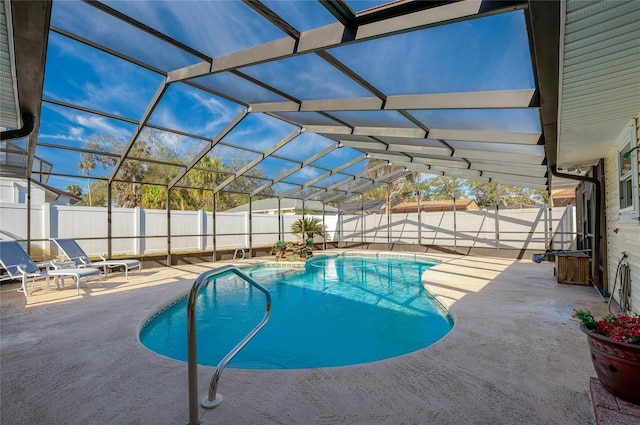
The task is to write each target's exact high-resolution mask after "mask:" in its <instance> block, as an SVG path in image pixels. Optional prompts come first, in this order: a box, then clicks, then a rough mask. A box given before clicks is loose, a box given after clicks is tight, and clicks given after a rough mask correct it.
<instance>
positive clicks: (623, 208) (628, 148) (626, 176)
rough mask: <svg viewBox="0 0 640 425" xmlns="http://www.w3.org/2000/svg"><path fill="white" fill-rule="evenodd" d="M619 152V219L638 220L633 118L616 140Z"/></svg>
mask: <svg viewBox="0 0 640 425" xmlns="http://www.w3.org/2000/svg"><path fill="white" fill-rule="evenodd" d="M616 147H617V154H618V181H619V184H618V194H619V202H620V203H619V207H620V210H619V214H620V216H619V221H620V222H621V223H640V221H638V149H637V147H638V146H637V139H636V125H635V120H631V121H630V122H629V124H627V125H626V126H625V128H624V130H623V131H622V133H620V135H619V136H618V139H617V140H616Z"/></svg>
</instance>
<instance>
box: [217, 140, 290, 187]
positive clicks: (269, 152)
mask: <svg viewBox="0 0 640 425" xmlns="http://www.w3.org/2000/svg"><path fill="white" fill-rule="evenodd" d="M300 133H301V129H299V128H298V129H297V130H294V131H292V132H291V133H289V134H288V135H286V136H285V137H284V138H283V139H281V140H280V141H278V142H277V143H276V144H274V145H273V146H271V147H270V148H269V149H267V150H266V151H264V153H263V154H262V155H261V156H259V157H258V158H255V159H254V160H253V161H251V162H249V163H248V164H247V165H245V166H244V167H242V168H241V169H240V170H238V171H237V172H236V173H235V174H234V175H232V176H231V177H229V178H228V179H226V180H225V181H224V182H222V183H220V184H219V185H218V186H217V187H216V188H215V189H213V194H214V195H215V194H216V193H218V192H220V191H221V190H222V189H224V188H225V187H226V186H227V185H229V184H231V183H232V182H234V181H235V180H236V179H237V178H238V177H240V176H242V175H244V174H245V173H246V172H247V171H249V170H250V169H252V168H253V167H255V166H256V165H258V164H259V163H260V162H262V161H263V160H264V159H265V158H267V157H268V156H271V155H272V154H273V153H274V152H275V151H277V150H278V149H280V148H281V147H283V146H284V145H286V144H287V143H289V142H290V141H292V140H293V139H295V138H296V137H298V135H300Z"/></svg>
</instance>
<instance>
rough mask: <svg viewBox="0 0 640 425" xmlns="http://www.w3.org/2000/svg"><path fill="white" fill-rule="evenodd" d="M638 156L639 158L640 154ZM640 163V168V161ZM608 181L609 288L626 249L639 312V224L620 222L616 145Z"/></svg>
mask: <svg viewBox="0 0 640 425" xmlns="http://www.w3.org/2000/svg"><path fill="white" fill-rule="evenodd" d="M636 135H640V117H639V118H637V119H636ZM638 143H640V140H639V141H638ZM637 157H638V158H640V155H638V156H637ZM638 162H639V164H638V166H639V167H640V161H638ZM639 169H640V168H639ZM605 180H606V188H605V192H606V214H607V255H608V262H609V291H611V290H612V289H613V284H614V279H615V277H616V270H617V267H618V262H619V261H620V258H621V253H622V251H626V252H627V254H628V256H629V266H630V269H631V308H632V310H633V312H634V313H637V314H640V225H638V224H635V223H619V222H618V210H619V208H618V205H619V204H618V202H619V201H618V196H619V193H618V151H617V149H616V148H613V149H611V150H610V151H609V153H608V154H607V156H606V158H605ZM638 202H640V199H639V200H638ZM616 229H617V232H616V231H615V230H616ZM619 288H620V284H619V283H618V286H617V287H616V289H615V291H614V298H615V299H616V300H618V289H619Z"/></svg>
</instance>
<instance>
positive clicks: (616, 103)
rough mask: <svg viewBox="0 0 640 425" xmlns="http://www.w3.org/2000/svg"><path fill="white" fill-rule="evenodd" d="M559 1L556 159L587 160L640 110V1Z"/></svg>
mask: <svg viewBox="0 0 640 425" xmlns="http://www.w3.org/2000/svg"><path fill="white" fill-rule="evenodd" d="M563 5H565V15H564V16H565V19H566V21H565V23H564V28H563V29H564V39H563V40H561V43H563V46H562V49H563V57H562V58H561V61H562V67H563V69H562V76H561V81H560V85H561V94H560V95H561V99H560V111H559V112H560V123H559V144H558V162H559V164H560V165H569V164H574V165H577V164H588V163H593V162H594V159H597V158H603V157H605V156H606V155H607V152H608V151H609V148H610V146H611V144H612V143H613V141H614V140H615V138H616V136H617V135H618V133H619V132H620V129H621V128H622V127H624V125H625V124H626V123H627V122H628V121H629V120H630V119H632V118H633V117H635V116H636V114H638V112H639V111H640V1H635V0H634V1H598V2H586V1H584V0H570V1H567V2H565V3H563Z"/></svg>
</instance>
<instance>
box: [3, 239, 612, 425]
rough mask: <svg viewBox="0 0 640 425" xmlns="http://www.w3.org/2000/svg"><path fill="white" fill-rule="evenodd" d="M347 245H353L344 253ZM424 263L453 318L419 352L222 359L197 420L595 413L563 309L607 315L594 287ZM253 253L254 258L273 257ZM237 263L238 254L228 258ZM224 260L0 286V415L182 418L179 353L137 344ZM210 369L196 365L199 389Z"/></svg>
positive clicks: (548, 418)
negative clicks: (294, 361) (305, 359)
mask: <svg viewBox="0 0 640 425" xmlns="http://www.w3.org/2000/svg"><path fill="white" fill-rule="evenodd" d="M350 252H353V251H350ZM428 257H431V258H436V259H439V260H442V263H441V264H439V265H437V266H435V267H434V268H432V269H430V270H429V271H428V272H426V273H425V275H424V282H425V285H427V288H428V289H429V291H431V292H432V293H433V294H434V295H436V297H438V299H439V300H440V301H441V302H442V303H443V304H445V305H446V306H447V307H448V308H450V311H451V313H452V315H453V316H454V319H455V326H454V328H453V330H452V331H451V332H450V333H449V334H448V335H447V336H445V337H444V338H443V339H442V340H441V341H439V342H438V343H436V344H435V345H433V346H431V347H428V348H426V349H423V350H420V351H417V352H414V353H411V354H408V355H406V356H401V357H397V358H393V359H389V360H384V361H380V362H375V363H369V364H362V365H357V366H349V367H341V368H327V369H308V370H292V371H278V370H269V371H252V370H236V369H226V370H225V371H224V373H223V374H222V377H221V379H220V385H219V392H220V393H221V394H223V396H224V398H225V401H224V402H223V403H222V405H220V406H219V407H217V408H216V409H213V410H205V409H202V408H200V421H201V423H202V424H304V425H306V424H363V425H364V424H456V425H458V424H545V425H546V424H581V425H583V424H595V423H596V419H595V416H594V410H593V407H592V403H591V399H590V396H589V386H590V377H592V376H595V371H594V369H593V366H592V364H591V360H590V357H589V350H588V346H587V341H586V337H585V335H584V334H583V333H582V332H580V330H579V327H578V324H577V322H576V321H575V319H572V318H571V314H572V311H573V309H574V308H577V309H588V310H591V311H592V312H593V314H594V316H598V315H603V314H606V312H607V305H606V304H605V303H604V302H603V300H602V299H601V298H600V297H599V296H598V295H597V293H596V292H595V290H594V289H593V288H592V287H585V286H577V285H561V284H558V283H556V281H555V278H554V276H553V264H551V263H548V262H543V263H540V264H538V263H534V262H532V261H529V260H510V259H499V258H488V257H475V256H464V257H462V256H451V255H432V254H429V255H428ZM270 259H271V257H267V258H264V257H261V258H257V259H256V258H254V259H252V260H251V262H256V261H264V260H270ZM238 263H240V262H238ZM222 264H226V263H225V262H218V263H204V264H193V265H182V266H174V267H170V268H168V267H162V268H154V269H146V270H145V269H143V270H142V272H141V273H140V274H138V273H137V272H134V273H131V274H130V275H129V282H124V275H123V274H121V273H116V274H113V275H110V277H109V278H107V279H106V280H105V281H104V282H103V285H102V288H100V287H98V283H97V282H93V283H92V282H89V283H88V284H82V285H81V289H80V295H76V290H75V286H73V285H67V286H66V287H65V288H64V289H60V290H57V289H55V286H51V287H49V288H48V287H47V286H46V282H45V281H44V280H39V281H37V282H36V290H35V291H34V292H33V293H32V295H30V296H29V298H28V299H25V297H24V296H23V295H22V294H21V293H18V292H17V291H16V288H17V287H18V284H17V283H15V284H14V283H11V284H6V283H5V284H3V285H2V286H1V287H0V319H1V320H0V374H1V375H0V378H1V381H0V422H1V423H2V424H6V425H9V424H24V423H30V424H46V425H51V424H187V423H188V422H189V410H188V386H187V365H186V363H182V362H178V361H174V360H171V359H168V358H164V357H161V356H159V355H157V354H155V353H153V352H150V351H149V350H147V349H146V348H144V347H143V346H141V345H140V343H139V342H138V337H137V335H138V330H139V328H140V326H141V324H142V323H143V322H144V320H145V319H146V318H147V317H148V316H149V315H150V314H152V313H153V312H154V311H156V310H157V309H158V308H159V307H160V306H162V305H163V304H165V303H167V302H168V301H171V300H172V299H174V298H176V297H177V296H179V295H180V294H184V293H186V292H187V291H188V290H189V288H190V287H191V284H192V283H193V281H194V279H195V278H196V277H197V276H198V275H199V274H200V273H202V272H204V271H206V270H208V269H210V268H212V267H218V266H220V265H222ZM213 371H214V368H212V367H206V366H200V367H199V368H198V387H199V389H200V390H199V398H200V397H202V396H204V395H205V394H206V392H207V389H208V385H209V381H210V379H211V377H212V375H213Z"/></svg>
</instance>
